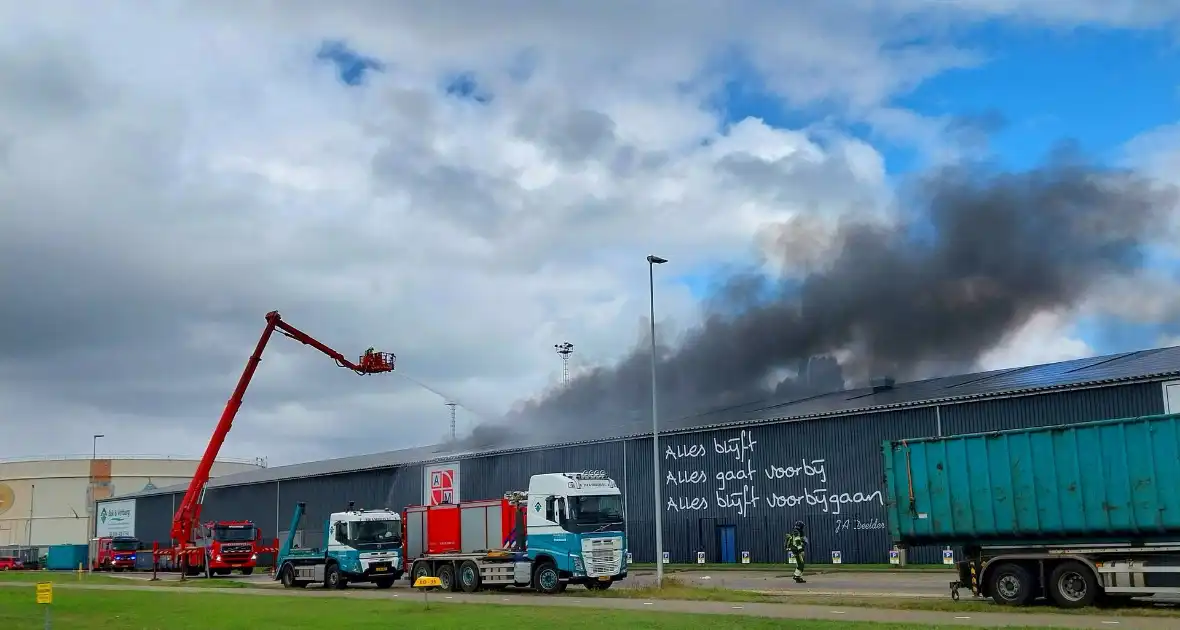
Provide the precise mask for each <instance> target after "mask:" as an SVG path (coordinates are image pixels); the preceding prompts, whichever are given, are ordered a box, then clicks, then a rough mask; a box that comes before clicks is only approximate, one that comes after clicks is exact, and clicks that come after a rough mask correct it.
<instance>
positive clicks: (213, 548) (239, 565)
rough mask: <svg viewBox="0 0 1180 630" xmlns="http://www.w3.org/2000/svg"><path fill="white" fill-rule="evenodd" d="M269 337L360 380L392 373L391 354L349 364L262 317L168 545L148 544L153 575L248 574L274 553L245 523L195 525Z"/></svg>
mask: <svg viewBox="0 0 1180 630" xmlns="http://www.w3.org/2000/svg"><path fill="white" fill-rule="evenodd" d="M275 332H278V333H279V334H281V335H284V336H286V337H288V338H290V339H294V340H295V341H298V342H299V343H302V344H304V345H307V346H311V347H312V348H315V349H316V350H319V351H320V352H322V353H323V354H326V355H328V357H329V358H331V359H332V360H333V361H335V362H336V365H337V366H339V367H342V368H345V369H347V370H350V371H352V372H353V373H355V374H359V375H362V376H364V375H368V374H382V373H385V372H392V371H393V367H394V361H395V360H396V359H397V357H395V356H394V355H393V353H391V352H377V351H374V350H373V349H372V348H370V349H368V350H367V351H365V353H364V354H362V355H361V357H360V359H359V360H358V361H357V362H356V363H353V362H352V361H350V360H348V359H347V358H346V357H345V356H344V355H343V354H340V353H339V352H337V351H335V350H333V349H332V348H329V347H328V346H326V345H324V344H322V343H320V342H319V341H316V340H315V339H314V338H312V337H311V336H310V335H308V334H307V333H305V332H303V331H301V330H299V329H298V328H295V327H294V326H292V325H290V324H288V323H287V322H285V321H283V318H282V316H281V315H279V312H278V311H271V312H269V313H267V314H266V327H265V328H263V330H262V336H260V337H259V338H258V344H257V345H256V346H255V347H254V353H253V354H251V355H250V359H249V360H248V361H247V362H246V368H245V369H244V370H242V375H241V376H240V377H239V378H238V384H237V386H236V387H234V391H233V394H231V395H230V398H229V401H227V402H226V404H225V409H224V410H223V411H222V412H221V418H220V419H219V420H218V421H217V427H216V428H215V429H214V430H213V436H212V437H210V438H209V444H208V445H206V446H205V454H204V455H203V456H202V457H201V461H200V463H199V464H198V465H197V470H196V472H195V473H194V474H193V478H192V481H190V482H189V485H188V490H187V491H186V492H185V493H184V498H182V499H181V501H180V505H179V506H178V507H177V508H176V514H174V515H173V517H172V532H171V533H172V542H173V546H170V547H160V545H159V543H155V544H153V548H152V555H153V556H154V559H153V570H154V569H156V568H158V567H159V565H160V564H161V561H166V562H168V563H169V564H175V565H179V566H178V568H179V569H180V571H181V579H184V577H185V576H192V575H199V574H200V573H202V571H203V572H204V573H205V575H206V577H213V576H214V575H227V574H229V572H230V571H232V570H233V569H240V570H241V571H242V573H246V574H249V573H251V572H253V571H254V566H255V564H256V563H257V561H258V553H259V552H263V551H265V552H268V553H277V552H278V547H279V544H278V539H275V541H274V544H273V545H272V546H263V545H261V544H260V541H261V539H262V533H261V532H259V531H258V529H257V528H256V527H254V524H253V523H251V522H249V521H217V522H213V523H205V524H204V525H201V524H200V523H201V521H200V518H201V509H202V507H204V502H205V488H206V486H207V485H208V483H209V473H210V471H211V470H212V468H213V462H214V460H216V459H217V454H218V453H219V452H220V451H221V445H222V444H223V443H224V442H225V438H226V436H227V435H228V434H229V431H230V429H231V428H233V422H234V418H235V417H236V416H237V414H238V409H239V408H240V407H241V406H242V399H243V398H244V397H245V395H246V388H247V387H249V386H250V380H251V379H252V378H254V371H255V370H257V369H258V364H259V363H261V362H262V351H263V350H265V349H266V345H267V343H269V342H270V338H271V336H272V335H273V334H274V333H275ZM247 547H249V549H250V551H249V554H247V553H246V551H245V549H246V548H247Z"/></svg>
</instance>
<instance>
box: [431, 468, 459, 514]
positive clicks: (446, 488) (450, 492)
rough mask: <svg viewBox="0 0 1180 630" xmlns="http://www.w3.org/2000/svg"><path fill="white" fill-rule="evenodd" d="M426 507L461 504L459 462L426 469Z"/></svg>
mask: <svg viewBox="0 0 1180 630" xmlns="http://www.w3.org/2000/svg"><path fill="white" fill-rule="evenodd" d="M424 481H425V484H424V485H425V488H424V489H425V492H424V493H423V494H424V495H425V496H424V497H422V503H423V504H424V505H440V504H443V503H458V502H459V462H450V463H446V464H435V465H433V466H427V467H426V479H425V480H424Z"/></svg>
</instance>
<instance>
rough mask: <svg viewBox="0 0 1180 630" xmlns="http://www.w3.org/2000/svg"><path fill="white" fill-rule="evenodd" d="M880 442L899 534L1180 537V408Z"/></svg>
mask: <svg viewBox="0 0 1180 630" xmlns="http://www.w3.org/2000/svg"><path fill="white" fill-rule="evenodd" d="M882 450H883V455H884V462H885V485H886V511H887V514H888V517H889V530H890V533H891V534H892V536H893V541H894V543H896V544H900V545H932V544H937V545H969V544H984V545H987V544H992V545H1003V544H1037V543H1042V544H1049V543H1082V542H1116V541H1132V542H1134V541H1142V542H1158V541H1164V540H1167V541H1175V540H1180V414H1174V415H1161V416H1147V417H1142V418H1125V419H1120V420H1103V421H1098V422H1086V423H1080V424H1071V425H1061V426H1052V427H1041V428H1035V429H1020V430H1013V431H998V432H993V433H978V434H973V435H962V436H954V437H944V438H926V439H916V440H900V441H887V442H884V443H883V445H882Z"/></svg>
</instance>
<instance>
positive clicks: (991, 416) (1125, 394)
mask: <svg viewBox="0 0 1180 630" xmlns="http://www.w3.org/2000/svg"><path fill="white" fill-rule="evenodd" d="M1157 413H1164V393H1163V387H1162V386H1161V385H1160V384H1159V383H1136V384H1133V385H1119V386H1116V387H1101V388H1095V389H1082V390H1076V391H1071V392H1061V393H1054V394H1041V395H1039V396H1021V397H1017V398H998V399H993V400H981V401H979V402H974V403H969V404H962V405H945V406H943V407H941V408H940V415H941V416H942V430H943V432H944V434H945V435H956V434H961V433H982V432H985V431H1002V430H1004V429H1024V428H1030V427H1041V426H1047V425H1053V424H1062V423H1067V422H1087V421H1090V420H1106V419H1110V418H1129V417H1132V416H1149V415H1153V414H1157Z"/></svg>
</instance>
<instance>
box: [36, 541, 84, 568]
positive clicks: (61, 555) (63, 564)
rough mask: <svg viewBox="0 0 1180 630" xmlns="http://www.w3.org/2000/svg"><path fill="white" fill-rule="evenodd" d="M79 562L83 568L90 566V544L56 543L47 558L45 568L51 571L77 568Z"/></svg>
mask: <svg viewBox="0 0 1180 630" xmlns="http://www.w3.org/2000/svg"><path fill="white" fill-rule="evenodd" d="M79 564H81V565H82V568H83V569H88V568H90V546H89V545H54V546H52V547H50V548H49V556H48V557H47V558H46V560H45V568H47V569H49V570H50V571H70V570H75V569H77V568H78V565H79Z"/></svg>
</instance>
